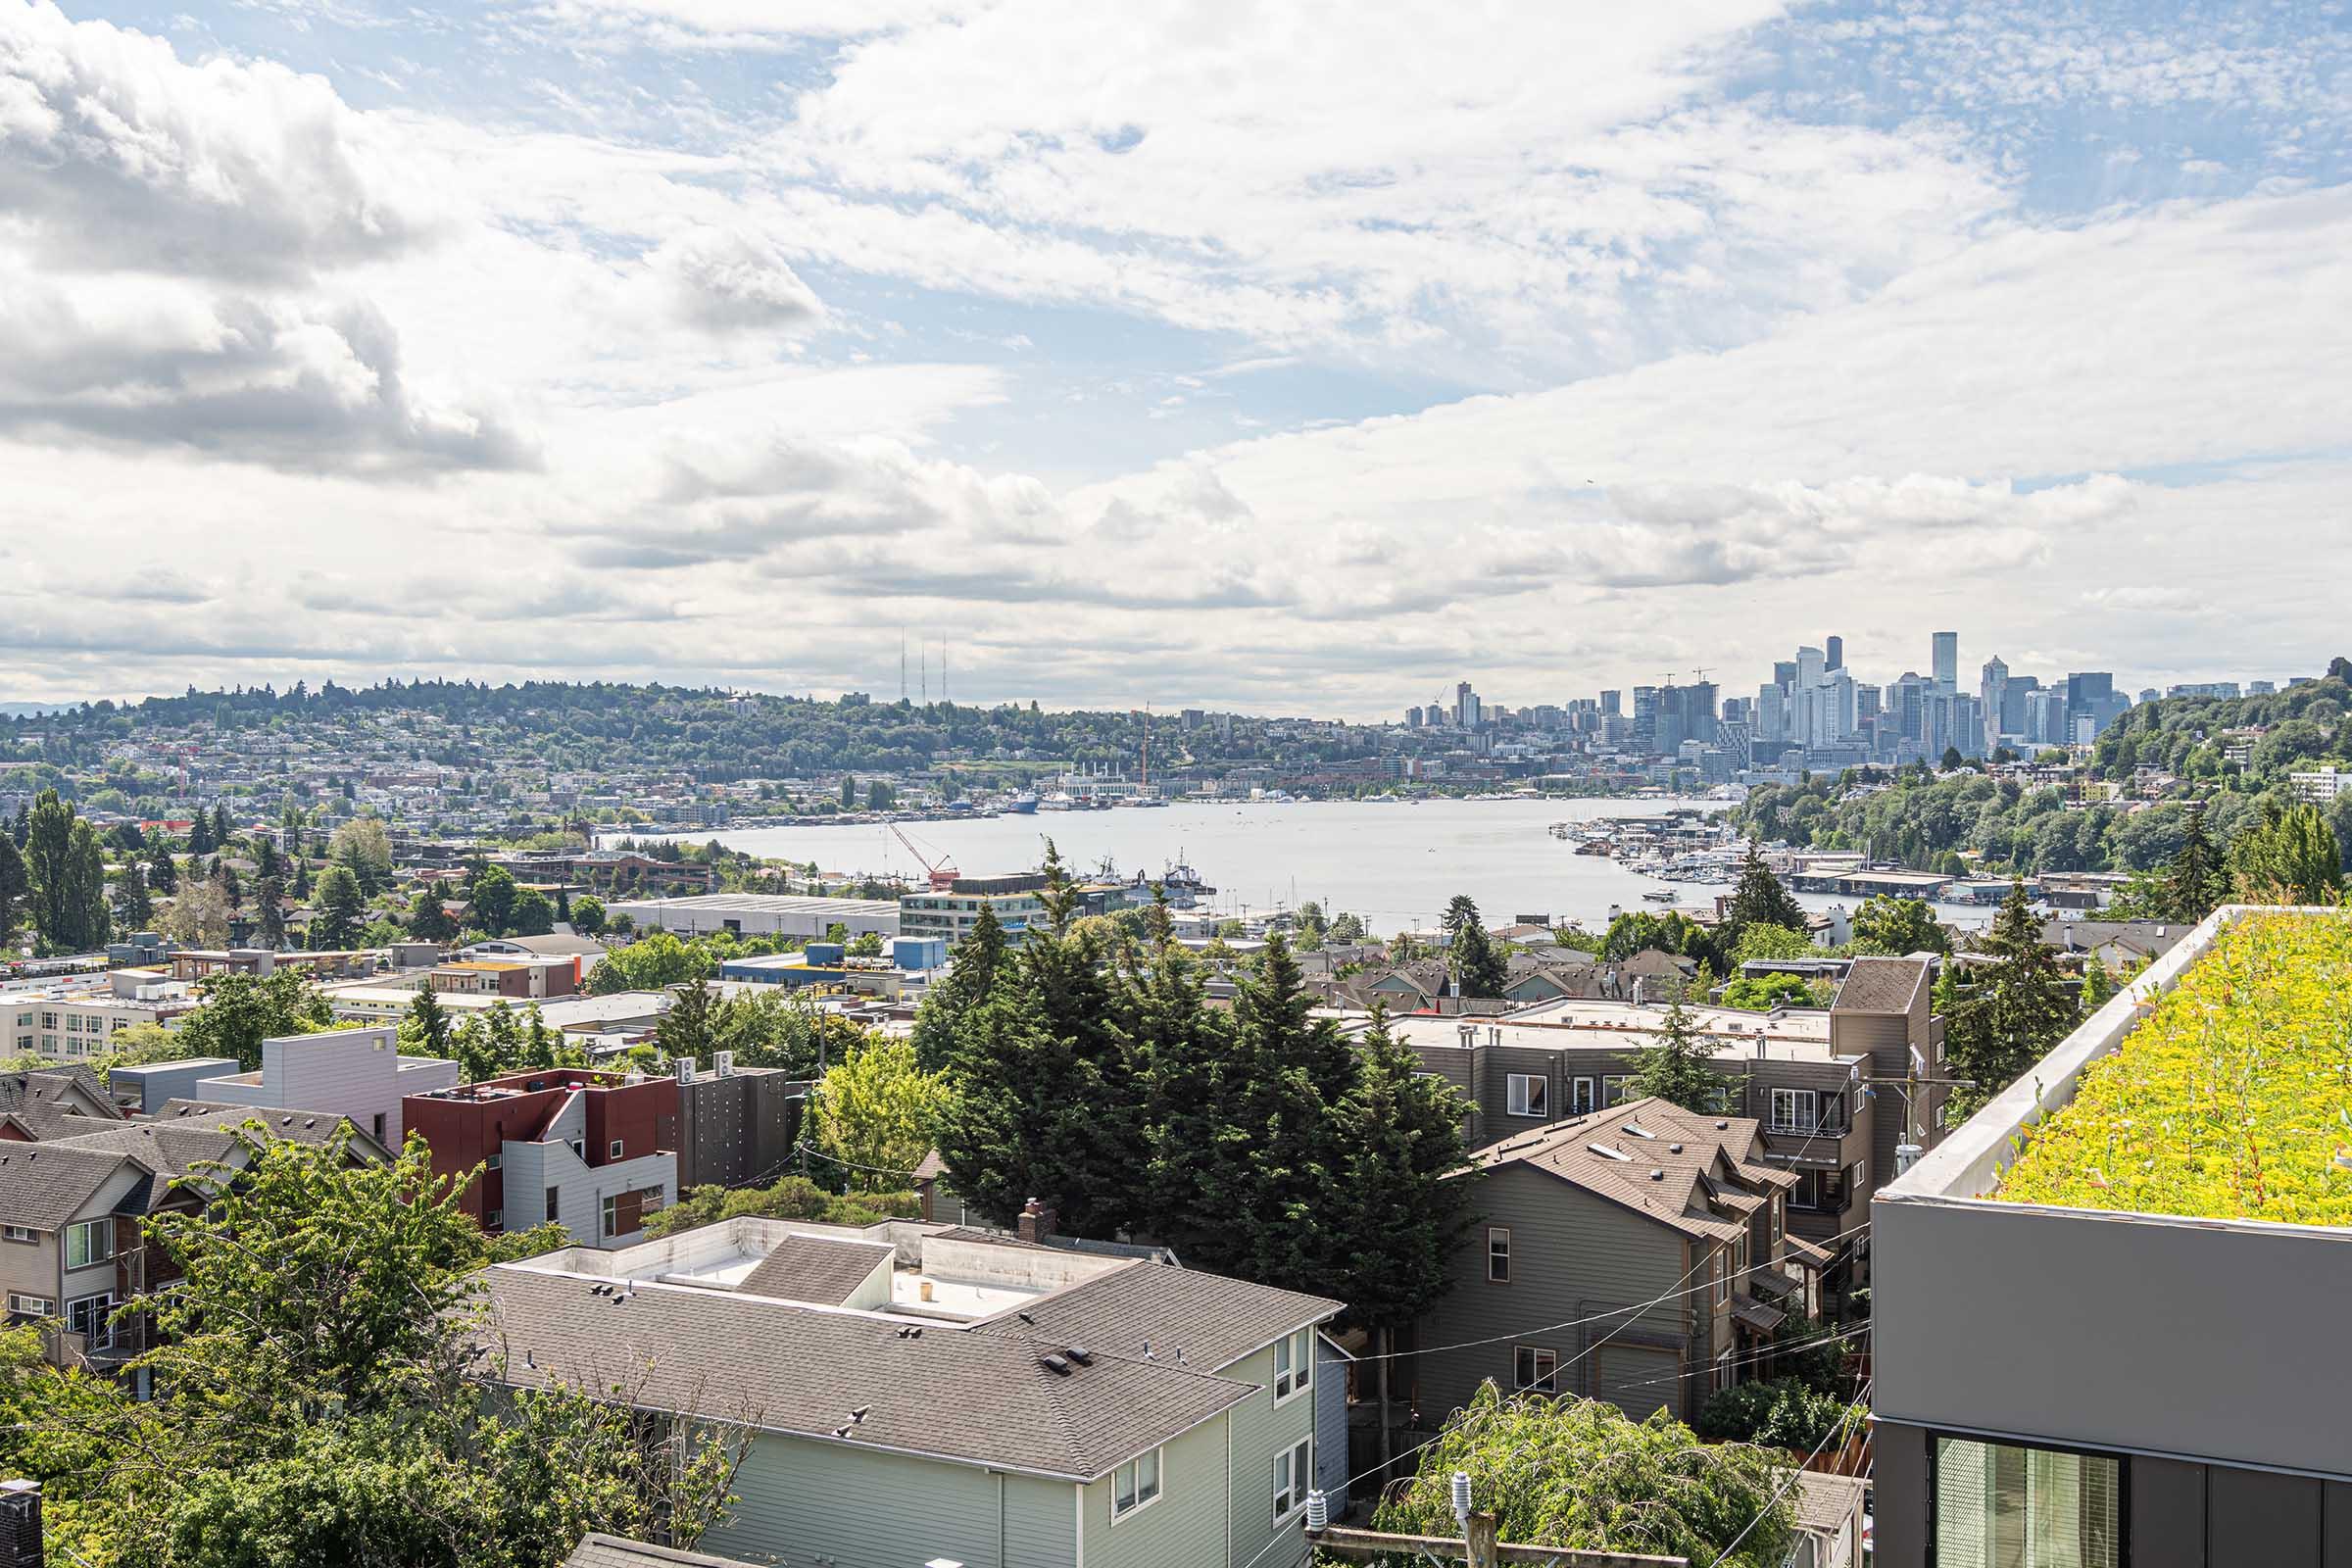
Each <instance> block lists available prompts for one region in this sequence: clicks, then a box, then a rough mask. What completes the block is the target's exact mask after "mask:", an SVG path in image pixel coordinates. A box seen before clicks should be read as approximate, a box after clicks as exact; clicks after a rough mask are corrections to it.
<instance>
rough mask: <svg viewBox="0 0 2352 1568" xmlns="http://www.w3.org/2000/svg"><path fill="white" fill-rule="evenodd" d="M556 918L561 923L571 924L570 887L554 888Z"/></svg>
mask: <svg viewBox="0 0 2352 1568" xmlns="http://www.w3.org/2000/svg"><path fill="white" fill-rule="evenodd" d="M556 920H557V922H558V923H559V924H562V925H569V924H571V889H569V888H558V889H556Z"/></svg>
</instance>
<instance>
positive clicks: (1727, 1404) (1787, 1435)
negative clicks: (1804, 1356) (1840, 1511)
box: [1698, 1378, 1861, 1454]
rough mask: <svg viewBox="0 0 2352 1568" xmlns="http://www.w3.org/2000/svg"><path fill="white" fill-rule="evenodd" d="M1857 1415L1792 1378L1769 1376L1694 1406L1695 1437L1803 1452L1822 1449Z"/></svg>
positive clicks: (1846, 1405)
mask: <svg viewBox="0 0 2352 1568" xmlns="http://www.w3.org/2000/svg"><path fill="white" fill-rule="evenodd" d="M1860 1415H1861V1412H1859V1411H1858V1410H1856V1409H1855V1407H1854V1406H1853V1405H1851V1404H1849V1403H1847V1402H1846V1401H1845V1400H1843V1399H1840V1398H1837V1397H1834V1396H1831V1395H1827V1394H1823V1393H1821V1392H1819V1391H1817V1390H1814V1389H1809V1388H1807V1387H1805V1385H1804V1384H1802V1383H1799V1382H1797V1381H1796V1380H1795V1379H1793V1378H1774V1379H1772V1380H1770V1381H1767V1382H1757V1383H1742V1384H1740V1385H1739V1386H1738V1387H1737V1388H1730V1389H1719V1390H1717V1391H1716V1392H1715V1393H1714V1394H1712V1395H1709V1396H1708V1397H1707V1402H1706V1403H1705V1404H1704V1405H1702V1406H1700V1408H1699V1412H1698V1435H1699V1436H1700V1437H1702V1438H1704V1439H1706V1440H1707V1441H1708V1442H1709V1443H1753V1444H1756V1445H1759V1446H1763V1447H1767V1448H1786V1449H1789V1450H1790V1451H1791V1452H1794V1453H1798V1454H1806V1453H1811V1452H1812V1451H1813V1450H1814V1449H1815V1448H1817V1447H1824V1446H1828V1445H1829V1444H1830V1443H1831V1442H1832V1441H1833V1440H1834V1438H1835V1437H1836V1435H1837V1433H1838V1431H1839V1430H1841V1429H1842V1428H1844V1427H1846V1426H1847V1425H1848V1424H1849V1423H1852V1422H1854V1421H1857V1420H1859V1419H1860Z"/></svg>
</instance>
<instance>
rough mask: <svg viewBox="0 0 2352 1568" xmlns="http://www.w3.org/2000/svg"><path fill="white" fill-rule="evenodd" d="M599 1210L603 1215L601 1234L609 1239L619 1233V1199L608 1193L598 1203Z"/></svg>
mask: <svg viewBox="0 0 2352 1568" xmlns="http://www.w3.org/2000/svg"><path fill="white" fill-rule="evenodd" d="M600 1212H601V1213H602V1214H603V1216H604V1219H603V1224H604V1232H603V1234H604V1236H605V1239H606V1240H608V1241H610V1240H612V1239H613V1237H615V1236H618V1235H619V1234H620V1200H619V1199H618V1198H617V1197H614V1196H612V1195H610V1194H608V1195H607V1196H606V1198H605V1201H604V1202H603V1203H602V1204H601V1205H600Z"/></svg>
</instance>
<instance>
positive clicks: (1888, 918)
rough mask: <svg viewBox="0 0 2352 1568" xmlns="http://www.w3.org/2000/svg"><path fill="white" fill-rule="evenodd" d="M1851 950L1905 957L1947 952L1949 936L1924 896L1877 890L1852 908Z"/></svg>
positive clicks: (1949, 941) (1949, 948)
mask: <svg viewBox="0 0 2352 1568" xmlns="http://www.w3.org/2000/svg"><path fill="white" fill-rule="evenodd" d="M1853 927H1854V941H1853V948H1852V951H1853V952H1855V953H1867V954H1878V955H1880V956H1886V957H1896V958H1900V957H1906V956H1909V955H1911V954H1914V953H1949V952H1951V951H1952V939H1951V937H1950V935H1949V934H1947V933H1946V932H1945V931H1944V929H1943V926H1942V925H1941V924H1940V923H1939V922H1938V921H1937V920H1936V910H1935V908H1934V907H1933V906H1931V905H1930V904H1928V902H1927V901H1926V900H1924V899H1898V898H1894V897H1891V896H1889V895H1887V894H1884V893H1877V894H1873V895H1871V896H1870V897H1869V898H1867V899H1864V900H1863V901H1862V907H1860V908H1858V909H1856V910H1855V911H1854V919H1853Z"/></svg>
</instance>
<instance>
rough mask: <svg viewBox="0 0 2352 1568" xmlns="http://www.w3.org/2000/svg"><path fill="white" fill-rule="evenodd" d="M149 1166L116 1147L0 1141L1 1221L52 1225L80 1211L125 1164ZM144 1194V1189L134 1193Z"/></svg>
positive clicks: (149, 1170) (41, 1227)
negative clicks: (3, 1142)
mask: <svg viewBox="0 0 2352 1568" xmlns="http://www.w3.org/2000/svg"><path fill="white" fill-rule="evenodd" d="M126 1164H127V1165H131V1166H134V1167H136V1168H137V1169H138V1170H139V1171H140V1173H141V1174H143V1175H147V1176H153V1175H154V1174H155V1171H154V1167H152V1166H150V1165H148V1164H146V1163H144V1162H143V1161H141V1160H138V1159H134V1158H132V1157H131V1156H130V1155H129V1154H126V1153H124V1152H122V1151H120V1150H111V1149H76V1148H74V1147H73V1145H71V1144H0V1224H5V1225H24V1226H27V1227H29V1228H31V1229H33V1230H36V1231H54V1230H57V1229H59V1228H60V1227H62V1226H64V1225H65V1224H66V1222H67V1221H69V1220H71V1219H73V1217H74V1216H75V1215H76V1214H79V1213H80V1212H81V1210H82V1209H83V1207H84V1206H86V1205H87V1204H88V1203H89V1201H90V1200H91V1199H92V1198H95V1197H96V1196H97V1195H98V1190H99V1189H100V1188H102V1187H104V1186H105V1185H106V1184H107V1182H108V1181H109V1180H110V1179H112V1178H113V1176H114V1175H115V1173H116V1172H118V1171H120V1170H122V1169H123V1166H124V1165H126ZM137 1196H138V1198H140V1199H143V1198H144V1197H145V1194H144V1192H143V1191H141V1192H140V1193H138V1195H137Z"/></svg>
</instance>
